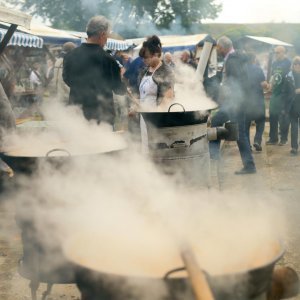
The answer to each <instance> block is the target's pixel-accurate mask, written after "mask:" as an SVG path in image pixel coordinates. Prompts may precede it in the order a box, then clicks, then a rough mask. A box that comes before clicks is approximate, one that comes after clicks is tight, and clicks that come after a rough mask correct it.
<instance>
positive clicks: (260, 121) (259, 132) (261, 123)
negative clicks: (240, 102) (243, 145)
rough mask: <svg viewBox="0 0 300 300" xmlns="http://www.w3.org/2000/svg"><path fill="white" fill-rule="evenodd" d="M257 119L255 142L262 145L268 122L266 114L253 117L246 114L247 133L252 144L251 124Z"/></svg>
mask: <svg viewBox="0 0 300 300" xmlns="http://www.w3.org/2000/svg"><path fill="white" fill-rule="evenodd" d="M252 121H255V136H254V144H258V145H261V141H262V136H263V133H264V130H265V123H266V118H265V116H261V117H252V116H249V115H247V116H246V134H247V138H248V140H249V144H250V145H251V142H250V126H251V122H252Z"/></svg>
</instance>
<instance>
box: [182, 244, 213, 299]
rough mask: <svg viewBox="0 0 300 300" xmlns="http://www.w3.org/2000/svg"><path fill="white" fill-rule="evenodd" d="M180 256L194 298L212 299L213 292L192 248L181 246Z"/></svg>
mask: <svg viewBox="0 0 300 300" xmlns="http://www.w3.org/2000/svg"><path fill="white" fill-rule="evenodd" d="M181 258H182V260H183V262H184V264H185V267H186V270H187V273H188V275H189V278H190V281H191V284H192V288H193V292H194V295H195V298H196V300H214V296H213V293H212V291H211V289H210V287H209V285H208V283H207V280H206V278H205V275H204V274H203V272H202V271H201V269H200V267H199V265H198V263H197V260H196V258H195V255H194V253H193V251H192V249H191V248H190V247H188V246H185V247H184V248H182V249H181Z"/></svg>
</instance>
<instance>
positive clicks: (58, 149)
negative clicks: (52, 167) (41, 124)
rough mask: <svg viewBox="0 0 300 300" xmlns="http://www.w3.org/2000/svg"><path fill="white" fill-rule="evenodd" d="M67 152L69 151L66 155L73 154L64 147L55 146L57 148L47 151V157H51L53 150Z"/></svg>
mask: <svg viewBox="0 0 300 300" xmlns="http://www.w3.org/2000/svg"><path fill="white" fill-rule="evenodd" d="M59 151H60V152H65V153H67V155H66V156H69V157H70V156H71V153H70V152H69V151H68V150H66V149H62V148H55V149H52V150H50V151H48V152H47V153H46V157H50V154H51V153H53V152H59Z"/></svg>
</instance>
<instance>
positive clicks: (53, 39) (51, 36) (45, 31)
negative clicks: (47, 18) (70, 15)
mask: <svg viewBox="0 0 300 300" xmlns="http://www.w3.org/2000/svg"><path fill="white" fill-rule="evenodd" d="M18 31H21V32H25V33H29V34H33V35H37V36H39V37H41V38H42V39H43V40H44V44H57V45H61V44H64V43H65V42H73V43H75V44H77V45H80V43H81V39H80V38H78V37H76V36H74V35H72V34H69V33H67V32H66V31H64V30H59V29H55V28H52V27H49V26H46V25H43V24H38V23H34V22H32V23H31V26H30V29H26V28H24V27H22V26H19V27H18Z"/></svg>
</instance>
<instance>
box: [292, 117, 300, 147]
mask: <svg viewBox="0 0 300 300" xmlns="http://www.w3.org/2000/svg"><path fill="white" fill-rule="evenodd" d="M299 118H300V112H298V113H293V114H292V115H291V146H292V148H293V149H297V150H298V127H299Z"/></svg>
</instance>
